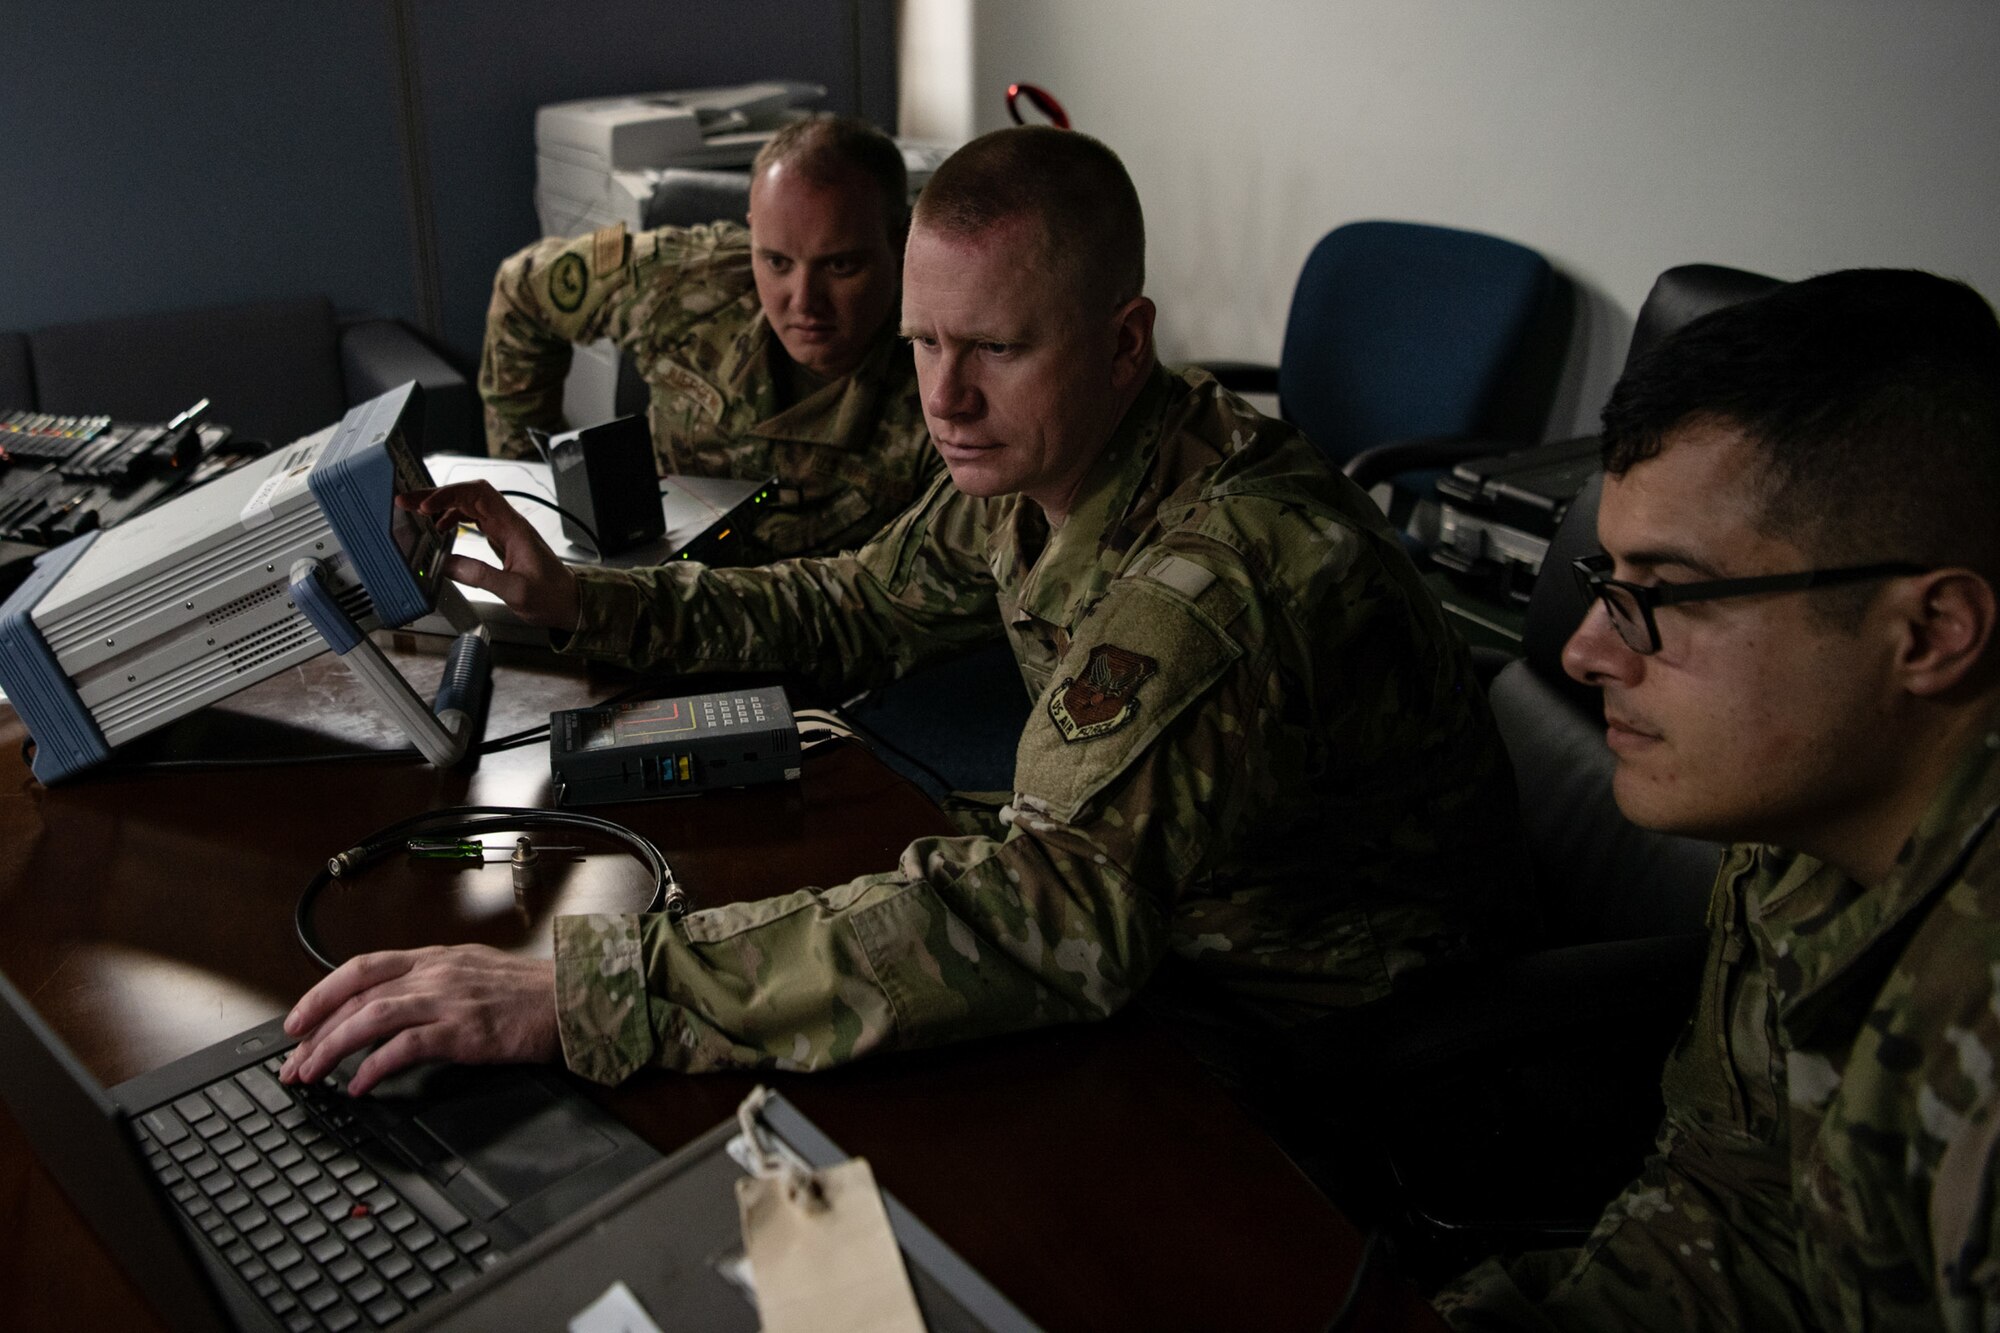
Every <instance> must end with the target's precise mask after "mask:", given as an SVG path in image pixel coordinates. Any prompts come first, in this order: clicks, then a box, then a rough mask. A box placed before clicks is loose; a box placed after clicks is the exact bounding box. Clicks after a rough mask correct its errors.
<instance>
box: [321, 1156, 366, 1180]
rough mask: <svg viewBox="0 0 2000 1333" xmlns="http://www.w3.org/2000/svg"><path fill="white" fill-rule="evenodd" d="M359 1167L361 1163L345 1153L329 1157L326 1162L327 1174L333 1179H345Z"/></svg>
mask: <svg viewBox="0 0 2000 1333" xmlns="http://www.w3.org/2000/svg"><path fill="white" fill-rule="evenodd" d="M360 1169H361V1163H360V1162H359V1161H357V1160H355V1159H354V1158H352V1157H350V1156H348V1155H347V1154H346V1153H342V1154H341V1155H340V1156H338V1157H335V1158H332V1159H330V1160H329V1161H328V1162H327V1164H326V1170H327V1174H328V1175H331V1176H332V1177H333V1178H334V1179H335V1180H345V1179H347V1178H348V1177H349V1176H351V1175H353V1174H354V1173H355V1172H356V1171H359V1170H360Z"/></svg>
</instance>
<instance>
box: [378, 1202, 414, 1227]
mask: <svg viewBox="0 0 2000 1333" xmlns="http://www.w3.org/2000/svg"><path fill="white" fill-rule="evenodd" d="M416 1224H417V1215H416V1214H415V1213H413V1212H411V1211H410V1210H409V1209H407V1208H405V1207H403V1206H402V1205H401V1204H398V1205H396V1206H395V1207H394V1208H391V1209H390V1210H389V1211H388V1212H386V1213H384V1214H382V1225H383V1226H385V1227H387V1228H389V1231H390V1233H391V1234H395V1233H398V1232H403V1231H408V1230H409V1229H410V1228H411V1227H413V1226H415V1225H416Z"/></svg>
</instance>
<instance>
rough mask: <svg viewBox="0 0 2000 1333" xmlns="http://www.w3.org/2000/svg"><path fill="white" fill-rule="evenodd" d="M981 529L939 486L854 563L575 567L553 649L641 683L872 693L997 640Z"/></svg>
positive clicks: (977, 505)
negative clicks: (745, 683)
mask: <svg viewBox="0 0 2000 1333" xmlns="http://www.w3.org/2000/svg"><path fill="white" fill-rule="evenodd" d="M985 524H986V518H985V510H984V506H983V504H982V502H980V501H977V500H974V499H973V498H971V497H969V496H965V495H962V494H960V493H959V492H958V491H957V490H955V489H954V488H953V487H952V486H951V483H950V478H949V477H939V478H937V479H935V480H934V481H933V482H932V484H931V486H930V487H929V489H928V490H927V491H926V492H925V493H924V495H923V496H922V497H921V498H920V499H919V500H918V501H917V503H916V504H915V505H913V506H911V508H909V509H908V510H906V511H904V513H903V515H902V516H901V517H900V518H898V519H897V520H896V521H895V522H893V523H891V524H890V525H889V526H888V527H887V528H884V529H883V530H882V532H880V533H879V534H877V536H876V537H875V539H874V540H873V541H870V542H869V543H868V544H867V545H865V546H863V547H862V548H861V549H860V550H858V551H851V552H845V553H843V554H841V555H838V556H827V557H814V558H806V559H799V560H785V561H780V562H778V563H777V564H772V565H765V566H762V567H760V568H756V569H709V568H707V567H705V566H702V565H696V564H669V565H662V566H659V567H657V568H653V569H636V570H612V569H579V570H577V579H578V584H579V586H578V597H579V601H580V603H581V614H580V618H579V624H580V626H581V627H580V628H579V629H578V631H577V632H576V633H574V634H572V635H568V636H560V635H559V636H555V643H556V647H557V648H558V649H559V650H560V651H562V652H566V653H575V654H579V655H582V656H587V657H593V658H597V659H599V660H602V661H608V662H615V663H617V664H619V665H622V666H627V667H631V668H633V669H635V670H641V671H643V670H648V669H651V668H653V667H671V668H672V669H673V670H674V671H676V672H682V673H696V672H703V671H782V672H786V673H789V674H791V675H794V676H797V677H801V678H804V679H806V680H809V681H811V682H813V683H814V684H815V685H817V686H818V687H819V688H821V689H822V690H824V691H826V692H828V693H835V692H848V691H852V690H855V689H860V688H865V687H870V686H874V685H878V684H881V683H883V682H884V681H887V680H892V679H895V678H897V677H900V676H902V675H904V674H906V673H907V672H908V671H910V670H911V669H912V668H914V667H916V666H919V665H921V664H923V663H924V662H928V661H934V660H937V659H939V658H941V657H947V656H950V655H952V654H953V653H956V652H961V651H964V650H965V649H967V648H970V647H972V646H974V645H976V644H978V643H980V642H983V641H986V640H989V639H992V638H995V637H997V636H998V635H999V634H1000V633H1001V627H1000V620H999V615H998V613H997V611H996V610H995V607H994V587H993V577H992V573H991V571H990V570H989V569H988V568H987V566H986V563H985V557H984V554H983V552H984V542H985V531H986V528H985Z"/></svg>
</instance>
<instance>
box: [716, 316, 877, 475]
mask: <svg viewBox="0 0 2000 1333" xmlns="http://www.w3.org/2000/svg"><path fill="white" fill-rule="evenodd" d="M757 322H758V325H759V328H760V329H761V331H762V334H763V337H764V339H765V348H764V355H763V356H760V357H756V358H754V360H755V362H756V364H757V367H758V371H759V373H760V374H761V375H762V377H763V379H764V381H765V383H766V384H769V385H772V386H773V387H772V389H771V392H772V394H773V400H775V395H776V388H775V377H774V376H773V375H772V373H771V361H770V358H772V357H777V356H783V355H784V354H785V352H784V347H783V345H782V344H781V343H779V341H778V336H777V335H776V334H775V333H773V332H772V331H771V325H770V322H769V321H768V320H766V319H765V318H764V316H763V314H762V313H761V312H760V313H759V314H758V316H757ZM899 355H901V356H903V358H904V361H905V362H906V363H907V362H908V360H909V358H908V354H907V353H904V352H903V348H902V339H901V338H898V337H897V336H896V331H895V329H894V328H893V327H892V326H891V325H889V324H884V325H883V326H882V331H881V332H880V333H878V334H876V335H875V341H874V342H873V343H871V344H870V345H869V348H868V354H867V355H866V356H864V357H862V358H861V364H860V365H858V366H856V367H855V368H854V369H853V370H851V371H849V372H848V373H847V374H845V375H842V376H841V377H840V378H839V379H837V380H833V381H831V382H830V383H828V384H827V385H826V386H825V387H823V388H822V389H820V390H819V392H817V393H814V394H811V395H808V396H807V397H805V398H801V399H800V400H799V401H798V402H796V403H794V404H792V405H791V406H790V407H788V408H786V409H785V410H784V411H782V412H779V413H778V414H777V415H775V416H772V417H767V418H766V419H765V420H763V421H760V422H758V423H757V424H756V425H754V426H752V427H751V428H750V430H751V433H752V434H754V435H761V436H763V437H764V438H765V439H767V440H797V441H799V442H800V443H803V444H833V445H841V446H845V447H854V446H858V445H862V444H868V443H870V442H872V440H873V435H874V432H873V430H872V429H870V428H872V426H873V425H874V422H875V419H876V411H875V405H876V403H878V402H879V401H880V400H881V397H882V393H883V388H884V384H885V382H886V381H887V380H888V379H889V378H890V376H891V375H892V374H893V373H894V371H895V369H896V366H895V358H896V357H897V356H899ZM911 373H912V374H914V373H915V372H914V370H912V372H911Z"/></svg>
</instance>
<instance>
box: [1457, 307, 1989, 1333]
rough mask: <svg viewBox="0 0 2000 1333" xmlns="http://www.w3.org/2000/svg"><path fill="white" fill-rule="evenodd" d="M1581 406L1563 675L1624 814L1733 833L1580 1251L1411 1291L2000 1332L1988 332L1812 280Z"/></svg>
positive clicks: (1972, 310) (1560, 1312) (1524, 1314)
mask: <svg viewBox="0 0 2000 1333" xmlns="http://www.w3.org/2000/svg"><path fill="white" fill-rule="evenodd" d="M1604 424H1605V435H1604V440H1605V461H1606V467H1607V470H1608V471H1609V473H1610V476H1609V478H1608V479H1607V482H1606V485H1605V489H1604V499H1603V505H1602V508H1601V510H1600V513H1599V518H1598V532H1599V535H1600V537H1601V539H1602V541H1603V545H1604V548H1605V550H1606V551H1607V552H1608V553H1609V554H1608V556H1607V557H1606V558H1604V559H1603V560H1602V561H1600V562H1598V563H1597V564H1596V565H1595V566H1594V567H1593V568H1592V570H1591V572H1590V576H1591V577H1592V578H1593V579H1595V580H1597V582H1596V587H1597V589H1598V594H1599V599H1600V601H1599V603H1598V604H1597V605H1594V606H1593V608H1592V611H1591V614H1590V615H1589V617H1588V618H1586V620H1585V621H1584V623H1583V625H1582V627H1581V628H1580V629H1578V630H1577V632H1576V635H1575V636H1574V637H1573V638H1572V639H1571V641H1570V643H1569V646H1568V648H1567V650H1566V652H1565V662H1566V665H1567V668H1568V670H1569V671H1570V674H1572V675H1574V676H1575V677H1576V678H1577V679H1579V680H1582V681H1586V682H1588V683H1591V684H1596V685H1601V686H1602V687H1603V689H1604V707H1605V717H1606V722H1607V736H1608V740H1609V743H1610V745H1611V748H1612V749H1613V751H1614V752H1615V753H1616V754H1617V756H1618V767H1617V776H1616V780H1615V791H1616V793H1617V796H1618V801H1619V804H1620V806H1621V807H1622V808H1623V809H1624V810H1625V812H1626V813H1627V814H1628V815H1630V816H1631V817H1632V819H1634V820H1635V821H1636V822H1638V823H1640V824H1643V825H1646V826H1648V827H1652V828H1658V829H1667V830H1673V831H1677V832H1684V833H1694V834H1699V835H1701V836H1704V837H1712V838H1716V837H1719V838H1731V839H1739V840H1744V845H1740V846H1737V847H1735V848H1733V849H1732V850H1731V851H1730V853H1729V854H1728V856H1727V857H1726V858H1725V860H1724V862H1723V866H1722V869H1721V872H1720V874H1719V876H1718V878H1717V881H1716V885H1715V892H1714V897H1713V899H1712V901H1711V906H1710V913H1709V919H1710V925H1711V931H1712V939H1711V945H1710V950H1709V956H1708V962H1707V967H1706V970H1705V973H1704V976H1703V978H1702V989H1701V992H1700V997H1699V1001H1698V1005H1697V1008H1696V1012H1695V1015H1694V1018H1693V1020H1692V1021H1691V1022H1690V1024H1689V1025H1688V1027H1687V1029H1686V1031H1685V1032H1684V1033H1683V1035H1682V1037H1681V1040H1680V1043H1679V1045H1678V1046H1677V1048H1676V1049H1675V1051H1674V1053H1673V1055H1672V1057H1671V1058H1670V1060H1669V1062H1668V1065H1667V1069H1666V1076H1665V1082H1664V1088H1665V1093H1666V1103H1667V1113H1666V1119H1665V1123H1664V1126H1663V1128H1662V1129H1661V1132H1660V1138H1659V1144H1658V1151H1657V1154H1656V1155H1655V1156H1654V1157H1652V1158H1651V1159H1650V1160H1649V1161H1648V1162H1647V1165H1646V1167H1645V1170H1644V1172H1643V1174H1642V1175H1641V1176H1640V1178H1639V1179H1638V1180H1637V1181H1635V1182H1634V1183H1633V1184H1632V1185H1631V1186H1630V1187H1628V1188H1627V1189H1626V1190H1625V1192H1624V1193H1623V1194H1622V1195H1621V1196H1619V1198H1618V1199H1617V1200H1615V1201H1614V1202H1613V1203H1612V1204H1611V1206H1610V1208H1609V1209H1608V1210H1607V1211H1606V1213H1605V1214H1604V1217H1603V1219H1602V1220H1601V1221H1600V1222H1599V1223H1598V1225H1597V1228H1596V1230H1595V1231H1594V1233H1593V1234H1592V1235H1591V1237H1590V1239H1589V1241H1588V1243H1587V1244H1586V1245H1585V1246H1584V1247H1583V1249H1582V1250H1581V1251H1580V1252H1579V1251H1574V1250H1568V1251H1556V1252H1544V1253H1539V1254H1531V1255H1528V1256H1525V1257H1524V1258H1521V1259H1518V1260H1515V1261H1513V1262H1512V1263H1509V1264H1502V1263H1500V1262H1497V1261H1489V1262H1488V1263H1486V1264H1484V1265H1482V1266H1481V1267H1479V1268H1477V1269H1474V1270H1473V1271H1472V1272H1471V1273H1469V1274H1467V1275H1466V1276H1465V1277H1464V1278H1462V1279H1460V1281H1459V1282H1458V1283H1457V1284H1456V1285H1455V1287H1454V1288H1453V1289H1452V1290H1450V1291H1448V1292H1446V1293H1445V1294H1444V1295H1443V1296H1441V1297H1440V1298H1439V1305H1440V1308H1441V1309H1442V1310H1443V1311H1444V1313H1445V1314H1446V1316H1447V1317H1448V1318H1449V1319H1450V1320H1451V1321H1452V1322H1453V1323H1454V1324H1455V1325H1457V1326H1458V1327H1460V1328H1464V1329H1564V1330H1569V1329H1604V1328H1657V1329H1710V1328H1714V1329H1723V1328H1728V1329H1757V1330H1776V1329H1808V1328H1811V1329H1836V1328H1841V1329H1877V1330H1905V1329H1907V1330H1916V1329H1954V1330H1967V1331H1968V1333H1969V1331H1970V1330H1974V1329H1992V1328H1995V1327H1996V1326H2000V1250H1996V1248H1995V1241H1996V1239H2000V1223H1997V1222H1996V1213H1995V1209H1994V1189H1995V1185H1996V1183H2000V1172H1996V1163H1995V1156H1994V1150H1995V1145H1996V1143H2000V1101H1996V1096H1995V1086H1996V1084H1995V1056H1996V1054H2000V990H1996V983H2000V838H1995V837H1994V836H1993V833H1992V830H1993V824H1994V820H1995V817H1996V815H2000V707H1996V706H2000V680H1996V667H2000V663H1997V662H1996V657H2000V654H1996V651H1995V647H1994V635H1993V627H1994V619H1995V593H1994V588H1995V586H1996V582H2000V577H1997V576H2000V531H1997V530H1996V525H1995V523H1994V514H1995V512H1996V510H2000V327H1996V325H1995V322H1994V318H1993V314H1992V311H1991V310H1990V309H1988V308H1987V306H1986V304H1985V303H1984V302H1983V301H1982V300H1980V298H1979V297H1978V296H1977V294H1975V293H1974V292H1972V291H1971V290H1970V289H1968V288H1965V287H1963V286H1960V285H1958V284H1956V283H1950V282H1946V281H1945V280H1943V279H1940V278H1934V277H1931V276H1929V275H1926V274H1919V273H1909V272H1888V271H1854V272H1848V273H1837V274H1829V275H1826V276H1824V277H1821V278H1815V279H1811V280H1808V281H1806V282H1802V283H1796V284H1793V285H1792V286H1791V287H1789V288H1785V289H1781V290H1779V291H1778V292H1776V293H1774V294H1772V295H1770V296H1766V297H1764V298H1761V299H1759V300H1757V301H1754V302H1751V303H1749V304H1746V305H1743V306H1738V307H1734V308H1732V309H1729V310H1725V311H1722V312H1719V313H1716V314H1714V315H1711V316H1709V317H1707V318H1706V319H1703V320H1701V321H1698V322H1696V323H1694V324H1691V325H1689V326H1688V327H1687V328H1686V329H1685V330H1683V331H1682V332H1681V333H1680V334H1679V335H1677V336H1676V337H1675V338H1674V339H1673V340H1672V341H1670V342H1668V343H1667V344H1665V345H1663V346H1662V347H1661V348H1660V349H1659V350H1657V351H1656V352H1654V353H1653V355H1652V356H1651V357H1649V358H1648V359H1646V360H1645V361H1642V362H1641V363H1640V364H1639V365H1638V366H1637V367H1635V368H1634V370H1633V371H1632V373H1631V374H1630V375H1628V376H1627V377H1626V378H1625V380H1624V381H1623V382H1622V383H1621V384H1620V385H1619V386H1618V389H1617V390H1616V391H1615V392H1614V394H1613V396H1612V399H1611V403H1610V405H1609V406H1608V407H1607V408H1606V410H1605V417H1604ZM1829 567H1830V568H1829ZM1814 568H1820V569H1827V570H1829V572H1830V573H1831V577H1823V578H1822V580H1821V581H1820V583H1819V584H1817V585H1815V586H1814V587H1813V589H1812V590H1811V591H1810V592H1808V591H1805V589H1804V587H1803V586H1802V582H1803V581H1802V580H1793V581H1791V582H1789V583H1784V582H1780V583H1779V584H1778V585H1777V586H1775V587H1774V586H1771V585H1770V584H1757V583H1752V584H1751V585H1750V586H1747V587H1746V586H1735V587H1719V586H1718V587H1712V588H1709V589H1707V596H1704V597H1701V598H1699V599H1697V598H1696V597H1695V596H1694V593H1695V588H1693V587H1690V586H1681V587H1679V588H1678V591H1677V593H1676V592H1668V591H1667V589H1669V588H1672V587H1674V586H1675V585H1699V584H1700V583H1703V582H1706V581H1708V580H1715V579H1731V580H1734V579H1756V578H1758V577H1760V576H1765V575H1778V574H1789V573H1795V572H1797V571H1803V570H1808V569H1814ZM1833 571H1838V572H1833ZM1613 574H1615V575H1616V576H1617V578H1618V579H1621V580H1627V581H1631V582H1634V583H1637V584H1641V585H1644V586H1643V587H1642V588H1640V589H1639V590H1638V591H1634V590H1633V589H1632V588H1630V587H1621V586H1620V585H1619V584H1618V583H1617V582H1615V581H1612V580H1611V576H1612V575H1613ZM1825 585H1845V586H1825ZM1662 594H1664V596H1662ZM1666 598H1677V599H1679V600H1674V601H1667V600H1666ZM1772 844H1781V845H1772Z"/></svg>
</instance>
